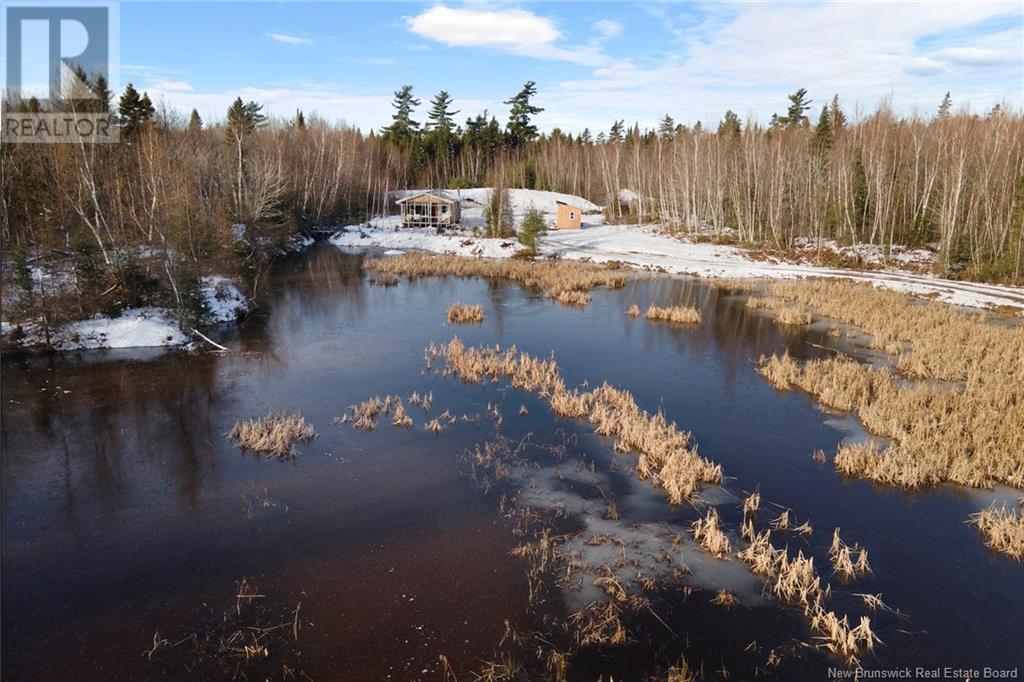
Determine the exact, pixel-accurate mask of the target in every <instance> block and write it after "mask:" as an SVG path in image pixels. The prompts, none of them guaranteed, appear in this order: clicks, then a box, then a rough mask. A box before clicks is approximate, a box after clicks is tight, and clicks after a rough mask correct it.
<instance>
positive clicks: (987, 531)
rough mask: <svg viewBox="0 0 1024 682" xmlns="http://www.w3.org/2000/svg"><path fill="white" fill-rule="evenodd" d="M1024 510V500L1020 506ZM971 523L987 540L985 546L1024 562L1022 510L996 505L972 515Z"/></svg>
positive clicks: (1023, 521)
mask: <svg viewBox="0 0 1024 682" xmlns="http://www.w3.org/2000/svg"><path fill="white" fill-rule="evenodd" d="M1019 506H1020V507H1021V508H1022V509H1024V498H1022V499H1021V502H1020V505H1019ZM971 523H973V524H974V525H975V526H976V527H977V528H978V532H979V533H981V534H982V536H983V537H984V538H985V544H986V545H988V546H989V547H990V548H991V549H994V550H995V551H997V552H1001V553H1003V554H1006V555H1007V556H1010V557H1013V558H1014V559H1016V560H1017V561H1024V516H1022V514H1021V510H1020V509H1018V510H1013V509H1010V508H1009V507H1007V506H1006V505H1003V506H1002V507H996V506H995V505H993V506H991V507H989V508H988V509H985V510H982V511H980V512H978V513H977V514H972V515H971Z"/></svg>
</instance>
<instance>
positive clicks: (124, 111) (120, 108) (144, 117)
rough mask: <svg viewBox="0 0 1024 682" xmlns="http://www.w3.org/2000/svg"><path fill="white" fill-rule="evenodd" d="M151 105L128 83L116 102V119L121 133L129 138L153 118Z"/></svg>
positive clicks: (146, 96)
mask: <svg viewBox="0 0 1024 682" xmlns="http://www.w3.org/2000/svg"><path fill="white" fill-rule="evenodd" d="M154 113H155V112H154V109H153V103H152V102H151V101H150V100H149V95H148V94H146V93H142V94H141V95H140V94H139V91H138V90H136V89H135V86H134V85H132V84H131V83H129V84H128V85H127V86H126V87H125V89H124V92H123V93H121V98H120V99H119V100H118V102H117V119H118V122H119V123H120V124H121V132H122V133H123V134H124V135H126V136H128V137H131V136H132V135H135V134H136V133H137V132H138V131H139V130H141V129H142V127H143V126H144V125H145V124H146V123H147V122H148V121H149V120H150V119H151V118H153V114H154Z"/></svg>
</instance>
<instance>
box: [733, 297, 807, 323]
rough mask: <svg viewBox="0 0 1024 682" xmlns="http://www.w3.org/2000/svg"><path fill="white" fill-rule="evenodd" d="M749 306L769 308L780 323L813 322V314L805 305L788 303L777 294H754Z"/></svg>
mask: <svg viewBox="0 0 1024 682" xmlns="http://www.w3.org/2000/svg"><path fill="white" fill-rule="evenodd" d="M746 307H747V308H749V309H751V310H768V311H770V312H771V313H772V316H773V317H774V318H775V320H776V321H777V322H778V323H779V324H786V325H806V324H810V323H811V314H810V313H809V312H807V311H806V310H805V309H804V307H803V306H800V305H793V304H790V303H787V302H786V301H785V300H784V299H782V298H777V297H775V296H766V297H759V296H752V297H750V298H749V299H747V305H746Z"/></svg>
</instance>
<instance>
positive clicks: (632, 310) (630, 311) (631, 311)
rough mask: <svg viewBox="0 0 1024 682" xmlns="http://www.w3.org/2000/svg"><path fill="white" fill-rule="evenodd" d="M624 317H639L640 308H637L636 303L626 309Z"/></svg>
mask: <svg viewBox="0 0 1024 682" xmlns="http://www.w3.org/2000/svg"><path fill="white" fill-rule="evenodd" d="M626 315H628V316H629V317H632V318H634V319H635V318H637V317H640V306H638V305H637V304H636V303H634V304H633V305H631V306H629V307H628V308H626Z"/></svg>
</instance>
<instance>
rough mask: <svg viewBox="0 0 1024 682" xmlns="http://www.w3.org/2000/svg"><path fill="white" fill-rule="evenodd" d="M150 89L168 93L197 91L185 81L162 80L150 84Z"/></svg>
mask: <svg viewBox="0 0 1024 682" xmlns="http://www.w3.org/2000/svg"><path fill="white" fill-rule="evenodd" d="M148 87H149V89H151V90H161V91H164V90H166V91H168V92H192V91H193V90H195V88H193V87H192V84H191V83H186V82H185V81H169V80H160V81H156V82H155V83H152V84H150V85H149V86H148Z"/></svg>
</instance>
